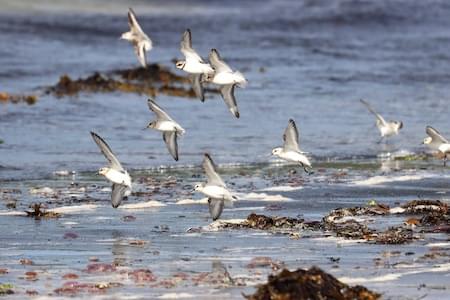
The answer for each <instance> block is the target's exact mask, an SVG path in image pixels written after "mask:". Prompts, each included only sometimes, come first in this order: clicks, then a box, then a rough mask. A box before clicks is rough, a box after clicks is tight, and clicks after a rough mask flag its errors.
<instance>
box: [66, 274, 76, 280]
mask: <svg viewBox="0 0 450 300" xmlns="http://www.w3.org/2000/svg"><path fill="white" fill-rule="evenodd" d="M62 278H63V279H64V280H74V279H78V278H79V276H78V275H77V274H75V273H66V274H64V275H63V276H62Z"/></svg>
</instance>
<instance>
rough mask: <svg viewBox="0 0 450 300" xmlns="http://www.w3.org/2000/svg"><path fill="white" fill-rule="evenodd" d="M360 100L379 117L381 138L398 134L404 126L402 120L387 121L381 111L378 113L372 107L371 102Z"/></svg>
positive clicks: (378, 124)
mask: <svg viewBox="0 0 450 300" xmlns="http://www.w3.org/2000/svg"><path fill="white" fill-rule="evenodd" d="M360 101H361V103H362V104H364V105H365V106H366V107H367V109H368V110H369V111H370V112H371V113H373V114H374V115H375V117H376V118H377V127H378V129H379V130H380V134H381V139H383V138H384V137H390V136H393V135H397V134H398V132H399V130H400V129H402V128H403V122H401V121H389V122H386V120H385V119H384V118H383V117H382V116H381V115H380V114H379V113H377V112H376V111H375V110H374V109H373V108H372V106H370V104H369V103H367V102H366V101H364V100H363V99H360Z"/></svg>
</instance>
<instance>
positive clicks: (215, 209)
mask: <svg viewBox="0 0 450 300" xmlns="http://www.w3.org/2000/svg"><path fill="white" fill-rule="evenodd" d="M223 206H224V201H223V200H222V199H212V198H208V208H209V214H210V215H211V218H212V219H213V221H215V220H217V219H218V218H220V215H221V214H222V211H223Z"/></svg>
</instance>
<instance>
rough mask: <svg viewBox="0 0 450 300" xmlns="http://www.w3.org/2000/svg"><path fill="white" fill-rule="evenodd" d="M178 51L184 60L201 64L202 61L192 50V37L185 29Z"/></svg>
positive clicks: (189, 31) (188, 30)
mask: <svg viewBox="0 0 450 300" xmlns="http://www.w3.org/2000/svg"><path fill="white" fill-rule="evenodd" d="M180 51H181V53H183V55H184V56H185V57H186V59H192V60H196V61H198V62H201V63H203V59H202V58H201V57H200V55H198V53H197V52H196V51H195V50H194V48H192V35H191V30H190V29H186V31H185V32H184V34H183V39H182V40H181V43H180Z"/></svg>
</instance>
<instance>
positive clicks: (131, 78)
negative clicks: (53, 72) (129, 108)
mask: <svg viewBox="0 0 450 300" xmlns="http://www.w3.org/2000/svg"><path fill="white" fill-rule="evenodd" d="M189 83H190V80H189V78H188V77H185V76H179V75H177V74H175V73H173V72H171V71H170V70H168V69H167V68H164V67H162V66H161V65H159V64H151V65H149V66H147V67H146V68H143V67H139V68H134V69H123V70H113V71H109V72H104V73H100V72H95V73H94V74H92V75H90V76H88V77H86V78H78V79H72V78H70V77H69V76H68V75H62V76H61V77H60V78H59V81H58V83H57V84H56V85H54V86H51V87H49V88H47V90H46V93H47V94H54V95H56V96H57V97H63V96H73V95H77V94H78V93H80V92H88V93H97V92H102V93H106V92H115V91H119V92H124V93H137V94H145V95H148V96H152V97H154V96H156V95H157V94H158V93H162V94H167V95H171V96H178V97H189V98H195V97H196V96H195V92H194V91H193V89H192V88H191V87H190V86H189V88H187V89H186V88H184V87H183V84H189ZM205 91H207V92H216V93H217V90H212V89H205Z"/></svg>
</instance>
